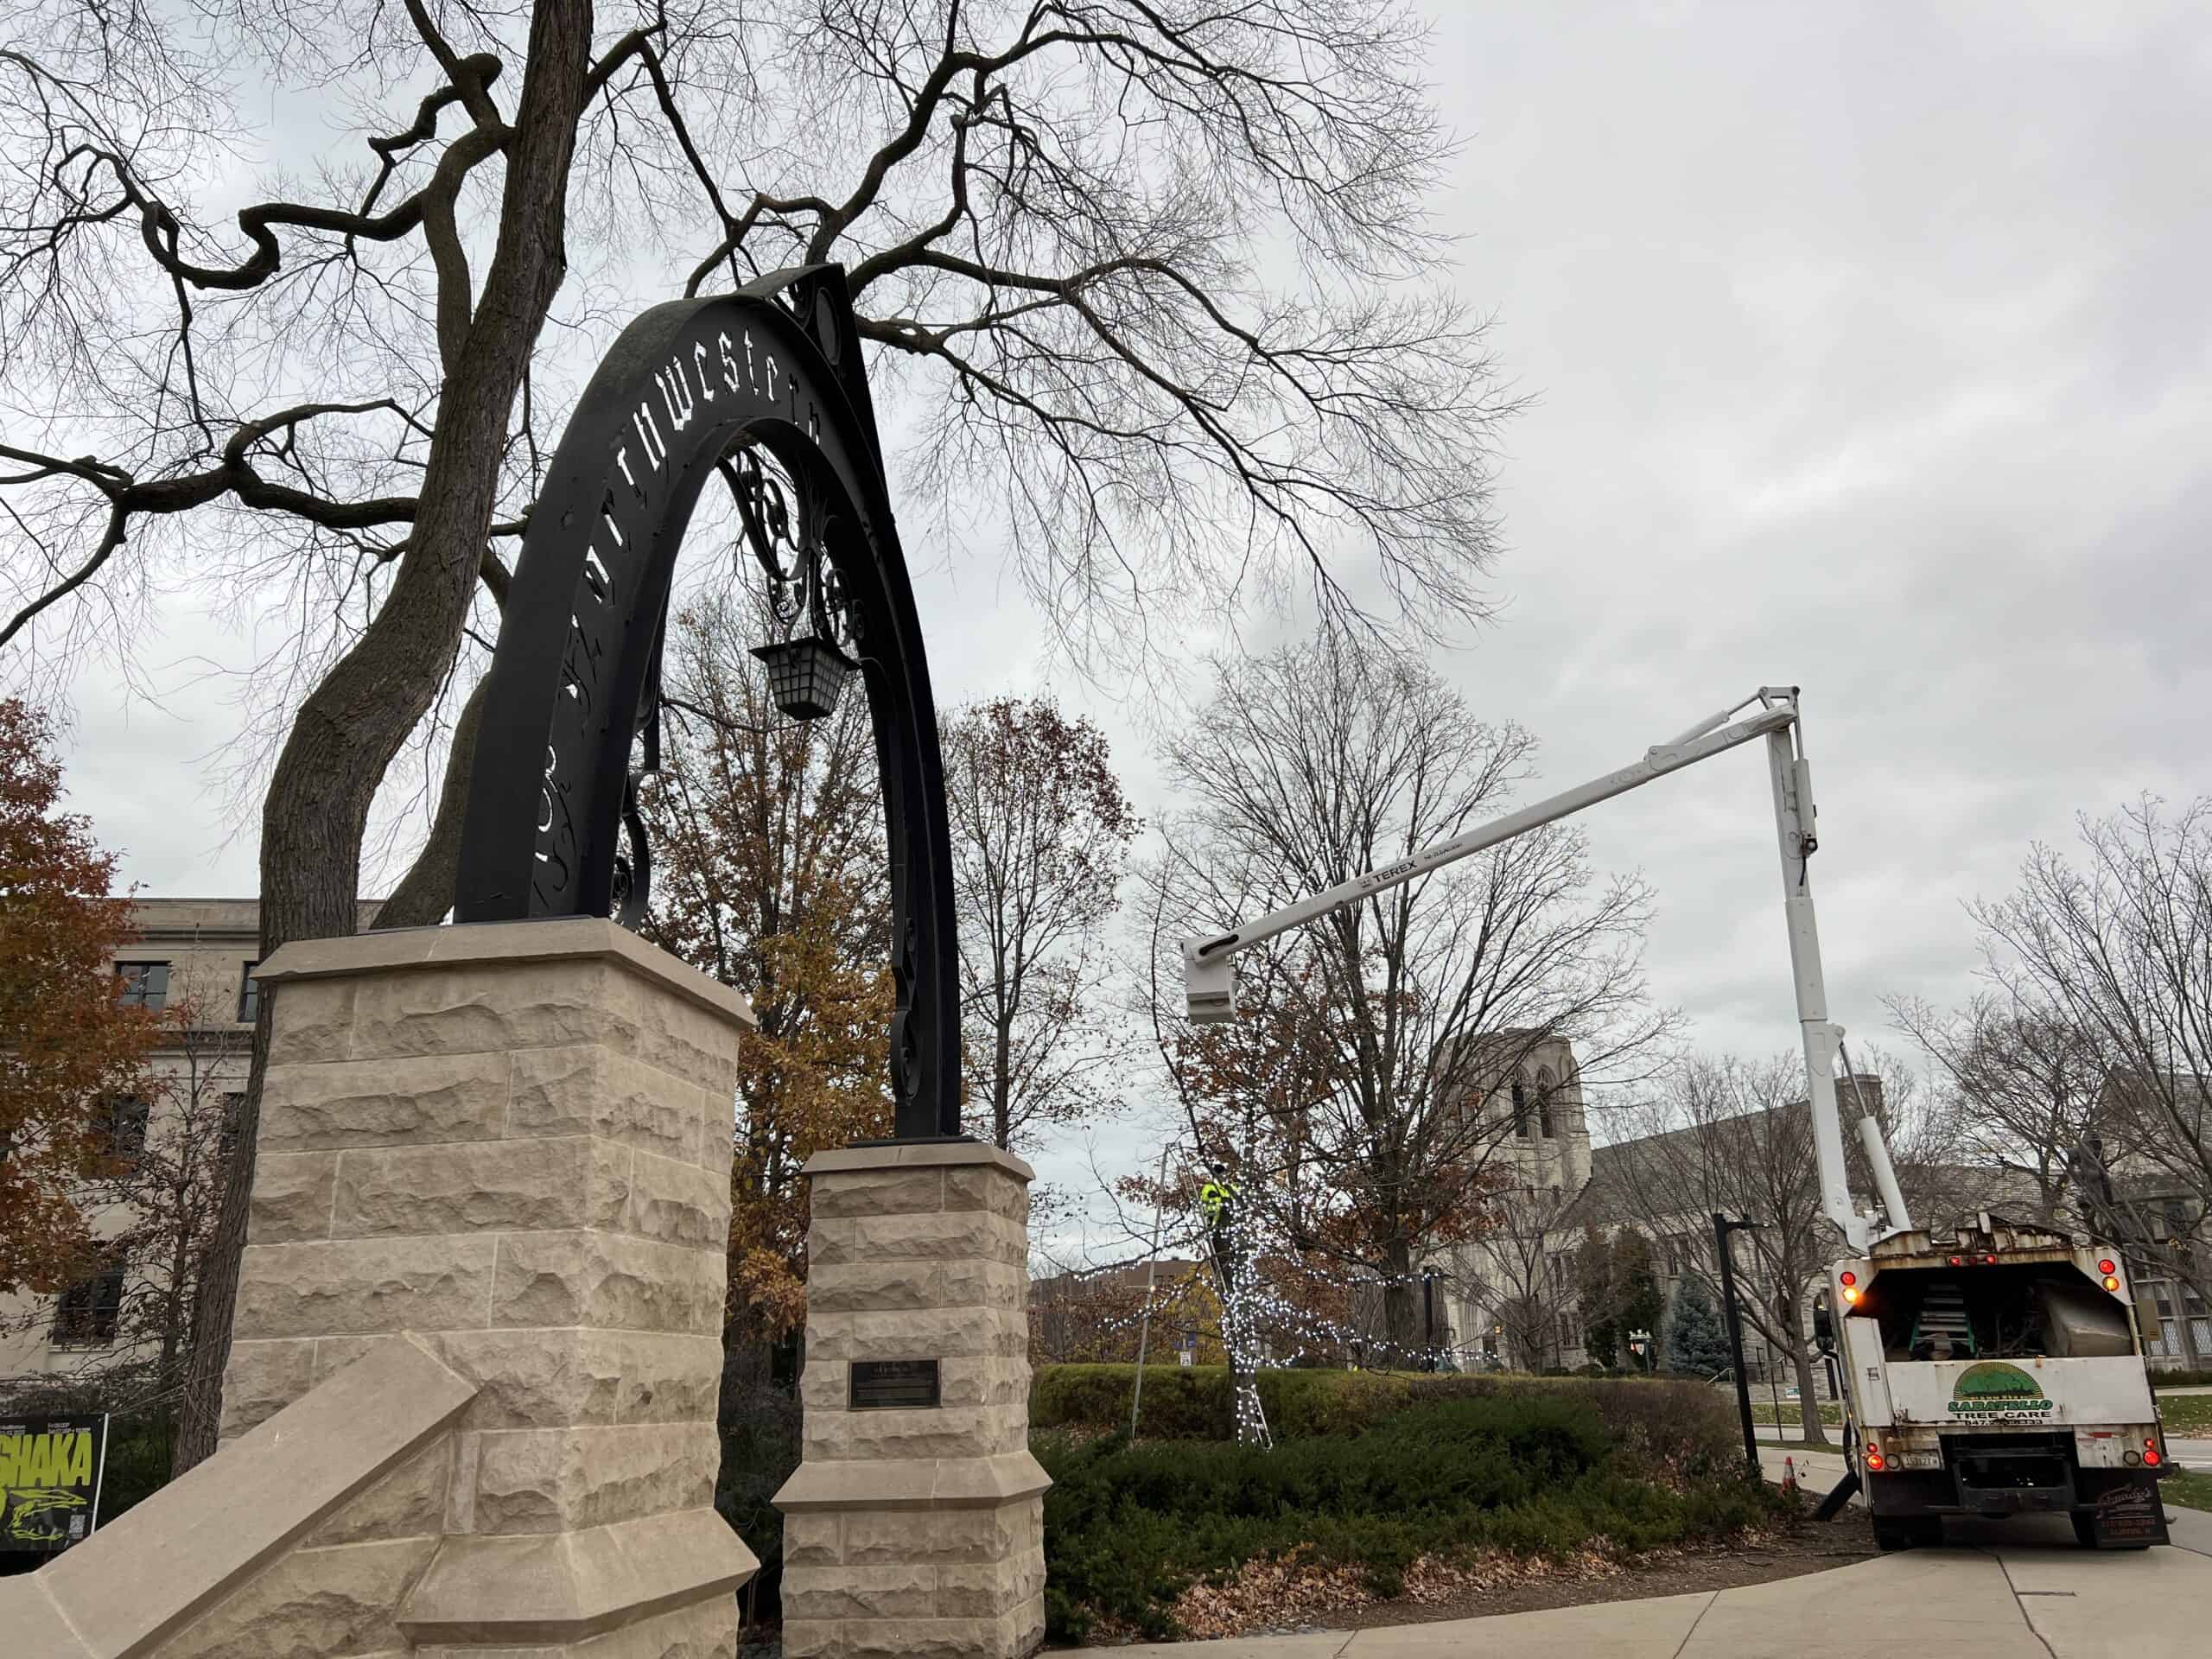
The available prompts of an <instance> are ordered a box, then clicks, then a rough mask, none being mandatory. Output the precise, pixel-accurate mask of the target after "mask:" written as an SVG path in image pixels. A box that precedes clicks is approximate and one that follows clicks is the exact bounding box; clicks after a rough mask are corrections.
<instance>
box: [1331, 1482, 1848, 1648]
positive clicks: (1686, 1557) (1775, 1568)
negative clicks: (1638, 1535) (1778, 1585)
mask: <svg viewBox="0 0 2212 1659" xmlns="http://www.w3.org/2000/svg"><path fill="white" fill-rule="evenodd" d="M1875 1554H1879V1552H1878V1550H1876V1548H1874V1531H1873V1528H1872V1525H1871V1524H1870V1523H1869V1522H1868V1520H1867V1515H1866V1510H1863V1509H1860V1508H1859V1507H1857V1506H1856V1505H1853V1506H1852V1507H1851V1508H1849V1509H1847V1510H1846V1511H1845V1512H1844V1514H1843V1515H1841V1516H1838V1517H1837V1518H1836V1519H1835V1520H1834V1521H1832V1522H1827V1523H1825V1524H1818V1525H1816V1524H1815V1523H1814V1522H1809V1521H1808V1522H1806V1523H1805V1525H1804V1526H1803V1527H1802V1529H1799V1530H1798V1532H1797V1533H1796V1534H1795V1535H1770V1536H1767V1537H1764V1538H1761V1539H1760V1540H1759V1541H1758V1542H1756V1543H1745V1544H1734V1545H1731V1546H1729V1547H1728V1548H1726V1549H1723V1550H1713V1551H1701V1550H1680V1551H1672V1550H1670V1551H1667V1552H1664V1553H1663V1554H1660V1555H1656V1556H1653V1557H1651V1558H1649V1559H1647V1560H1643V1561H1642V1562H1639V1563H1637V1565H1635V1566H1632V1567H1624V1568H1623V1569H1622V1570H1621V1571H1619V1572H1618V1573H1611V1574H1608V1575H1607V1576H1605V1577H1604V1578H1588V1579H1535V1580H1528V1581H1525V1582H1522V1583H1519V1584H1506V1585H1500V1586H1496V1587H1495V1588H1491V1589H1484V1590H1480V1591H1477V1592H1473V1593H1471V1594H1469V1595H1467V1596H1465V1597H1462V1598H1458V1599H1453V1600H1451V1601H1446V1602H1431V1601H1412V1600H1408V1599H1400V1600H1396V1601H1376V1602H1370V1603H1368V1604H1367V1605H1365V1606H1363V1607H1352V1608H1346V1609H1345V1610H1344V1611H1343V1612H1342V1613H1341V1614H1337V1615H1332V1616H1331V1617H1329V1618H1328V1619H1327V1620H1326V1622H1325V1624H1322V1625H1320V1626H1319V1628H1322V1629H1326V1630H1370V1629H1372V1628H1373V1627H1375V1626H1376V1625H1380V1624H1433V1623H1435V1622H1437V1621H1439V1620H1442V1619H1451V1618H1488V1617H1490V1616H1491V1614H1493V1613H1532V1612H1535V1611H1540V1610H1541V1609H1542V1608H1546V1607H1581V1606H1586V1605H1589V1604H1591V1603H1592V1602H1601V1601H1640V1600H1642V1599H1644V1598H1645V1597H1647V1596H1684V1595H1693V1594H1702V1593H1704V1592H1708V1591H1713V1590H1735V1589H1740V1588H1741V1587H1742V1586H1745V1585H1747V1584H1770V1583H1772V1582H1773V1581H1774V1580H1777V1579H1794V1578H1797V1577H1800V1576H1802V1574H1804V1573H1825V1572H1827V1570H1828V1569H1829V1568H1831V1567H1848V1566H1850V1565H1851V1564H1852V1563H1853V1561H1863V1560H1867V1559H1868V1558H1870V1557H1872V1556H1873V1555H1875Z"/></svg>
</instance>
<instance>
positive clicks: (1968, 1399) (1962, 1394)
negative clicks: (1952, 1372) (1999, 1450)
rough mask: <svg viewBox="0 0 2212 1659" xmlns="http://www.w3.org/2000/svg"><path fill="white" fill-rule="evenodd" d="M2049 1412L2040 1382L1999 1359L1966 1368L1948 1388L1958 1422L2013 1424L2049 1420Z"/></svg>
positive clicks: (1952, 1412)
mask: <svg viewBox="0 0 2212 1659" xmlns="http://www.w3.org/2000/svg"><path fill="white" fill-rule="evenodd" d="M2051 1409H2052V1408H2051V1403H2050V1401H2048V1400H2046V1399H2045V1398H2044V1392H2043V1384H2042V1383H2038V1382H2037V1381H2036V1379H2035V1378H2034V1377H2032V1376H2029V1375H2028V1374H2027V1372H2025V1371H2024V1370H2021V1369H2020V1368H2019V1367H2018V1366H2017V1365H2007V1364H2005V1363H2003V1362H2002V1361H2000V1360H1994V1359H1989V1360H1984V1361H1982V1363H1980V1364H1979V1365H1969V1366H1967V1369H1966V1370H1965V1371H1964V1372H1963V1373H1962V1374H1961V1376H1960V1377H1959V1380H1958V1382H1957V1383H1956V1384H1955V1386H1954V1387H1953V1388H1952V1389H1951V1415H1952V1416H1953V1417H1954V1418H1955V1419H1956V1420H1957V1421H1961V1422H1998V1421H2004V1422H2013V1421H2020V1420H2023V1419H2032V1418H2037V1417H2048V1416H2050V1414H2051Z"/></svg>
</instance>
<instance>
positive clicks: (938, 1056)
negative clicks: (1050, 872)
mask: <svg viewBox="0 0 2212 1659" xmlns="http://www.w3.org/2000/svg"><path fill="white" fill-rule="evenodd" d="M747 444H757V445H759V446H760V447H761V448H766V449H767V450H769V451H770V452H771V453H772V455H773V456H774V458H775V460H776V461H777V462H778V463H779V465H781V466H782V467H784V468H785V470H786V471H787V472H788V473H789V474H791V477H792V478H793V479H794V480H798V482H799V484H800V486H801V493H806V494H809V495H810V496H812V497H813V498H814V499H816V500H817V501H818V502H819V503H820V504H822V505H821V510H820V511H818V512H816V513H815V514H814V515H813V518H812V522H811V524H810V526H809V527H808V530H807V533H808V534H810V535H812V536H813V537H816V538H817V541H818V543H819V551H820V552H821V553H823V555H825V556H826V562H827V563H828V565H829V569H830V570H831V572H832V573H833V574H834V578H835V582H836V588H837V589H838V594H837V598H838V601H839V604H840V608H841V611H842V615H843V616H844V617H845V618H846V620H847V621H848V624H849V628H850V631H851V635H852V639H853V641H854V644H855V654H857V655H858V657H859V658H860V666H861V676H862V681H863V683H864V684H865V685H866V687H867V690H868V708H869V711H870V713H871V714H872V715H873V716H874V727H875V745H876V756H877V760H878V763H879V765H880V767H881V770H882V778H883V802H884V815H885V819H886V826H887V832H888V836H889V848H890V866H891V914H892V922H891V926H892V938H891V957H892V968H893V976H894V979H895V982H896V995H897V1004H896V1013H895V1014H893V1020H892V1028H891V1056H890V1064H891V1081H892V1088H893V1097H894V1099H895V1100H896V1103H897V1133H898V1135H899V1138H900V1139H902V1140H904V1139H929V1138H937V1137H943V1136H955V1135H958V1134H959V1133H960V1083H959V1079H960V1019H959V998H958V983H959V979H958V962H957V955H956V951H957V941H956V938H955V935H954V931H953V928H954V922H953V904H952V866H951V860H950V849H949V843H948V839H947V833H946V823H945V805H944V761H943V757H942V755H941V753H940V752H939V749H938V730H937V709H936V705H935V703H934V702H933V701H932V699H931V695H930V679H929V666H928V663H927V660H926V659H925V656H924V654H923V650H922V636H921V628H920V625H919V622H918V619H917V617H916V615H915V611H914V596H913V589H912V584H911V583H910V582H909V581H908V579H907V575H906V558H905V556H904V554H903V553H902V552H901V550H900V549H899V533H898V529H897V526H896V525H895V524H894V523H893V518H892V512H891V503H890V496H889V492H888V489H887V483H886V480H885V475H884V467H883V453H882V445H881V442H880V439H879V438H878V436H877V434H876V428H875V411H874V404H873V402H872V400H871V399H870V397H869V396H868V379H867V376H866V372H865V371H864V369H863V367H862V365H861V352H860V342H859V337H858V334H857V331H856V330H855V327H854V322H853V313H852V304H851V300H850V298H849V295H848V293H847V290H846V287H845V277H844V272H843V271H842V270H841V269H840V268H838V267H836V266H835V265H815V266H809V267H805V268H804V269H799V270H784V271H778V272H775V273H773V274H772V275H770V276H767V277H762V278H760V280H759V281H757V282H754V283H751V284H749V285H747V287H745V288H743V289H739V290H738V291H737V292H736V293H735V294H733V295H728V296H717V297H715V298H713V299H705V300H683V301H676V302H671V303H669V304H666V305H659V306H655V307H654V308H652V310H649V311H647V312H645V314H644V315H642V316H640V317H639V319H638V320H637V321H635V322H633V323H632V324H631V325H630V326H629V327H627V328H626V329H624V330H623V332H622V334H621V336H620V338H619V339H618V340H616V341H615V342H614V345H613V348H612V349H611V350H610V351H609V352H608V353H607V357H606V359H605V360H604V361H603V362H602V363H601V365H600V366H599V370H598V372H596V373H595V374H594V375H593V376H592V378H591V383H590V385H588V387H586V388H585V391H584V395H583V397H582V401H581V402H579V403H578V404H577V406H576V410H575V414H574V415H573V416H571V417H570V418H569V426H568V429H567V431H566V432H564V433H563V435H562V438H561V443H560V447H559V448H557V449H556V450H555V451H554V454H553V460H552V464H551V466H550V468H549V470H548V472H547V475H546V480H545V485H544V487H543V490H542V492H541V493H540V494H539V496H538V499H537V505H535V506H533V507H532V508H531V515H530V524H529V528H528V529H527V530H526V531H525V532H524V537H523V546H522V554H521V557H520V560H519V562H518V565H517V567H516V570H515V578H514V583H513V586H512V589H511V590H510V592H509V594H508V596H507V602H506V607H505V615H504V617H503V619H502V620H501V623H500V627H499V644H498V647H497V650H496V651H495V652H494V654H493V660H492V669H491V674H490V680H489V684H488V685H487V687H486V692H485V706H484V715H483V726H482V730H481V734H480V736H479V738H478V741H477V748H476V766H475V772H474V776H473V777H472V779H471V780H470V784H469V800H468V812H467V818H466V820H465V822H464V824H463V828H462V832H461V872H460V883H459V891H458V893H457V895H456V902H455V905H454V917H455V919H456V920H459V921H462V922H483V921H507V920H518V919H523V918H532V917H558V916H607V915H613V914H614V913H616V911H617V909H618V906H620V905H621V903H622V900H623V899H624V897H625V893H624V892H623V889H625V888H627V889H629V890H630V896H632V899H634V897H635V895H636V894H637V893H639V891H640V890H641V889H642V887H643V885H644V879H645V870H644V869H643V868H631V867H630V861H628V860H626V859H625V858H624V856H623V855H622V854H621V852H620V839H621V830H622V828H623V825H624V823H625V817H626V814H627V815H629V822H630V825H631V828H632V844H633V846H634V847H635V849H636V855H635V856H636V859H637V861H638V862H639V865H642V861H643V858H644V844H643V842H642V840H641V839H640V838H639V837H638V836H636V829H637V825H636V823H635V816H634V808H635V788H636V777H635V775H634V774H633V772H632V747H633V745H635V744H636V743H637V742H638V741H639V740H640V739H641V738H642V740H643V741H644V744H645V751H646V765H647V767H648V768H650V767H651V766H653V765H656V764H658V756H657V749H658V680H659V663H660V651H661V634H662V630H663V628H664V625H665V622H666V619H667V612H668V601H669V593H670V588H671V581H672V578H673V575H674V570H675V564H676V556H677V550H678V548H679V547H680V546H681V545H682V543H683V532H684V528H685V526H686V525H687V524H689V522H690V518H691V512H692V509H693V507H694V506H695V505H696V503H697V501H698V499H699V493H700V490H701V489H702V487H703V486H704V485H705V484H706V482H707V480H709V478H710V477H711V476H713V475H714V474H715V471H716V469H717V468H718V467H721V466H722V465H723V464H724V462H725V461H726V460H727V459H728V457H729V456H730V455H731V454H732V453H733V451H734V450H735V449H737V448H740V447H741V446H743V445H747ZM631 907H632V908H633V909H634V908H635V907H636V906H635V905H634V903H633V904H632V906H631ZM626 919H629V918H627V917H626Z"/></svg>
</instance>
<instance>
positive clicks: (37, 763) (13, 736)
mask: <svg viewBox="0 0 2212 1659" xmlns="http://www.w3.org/2000/svg"><path fill="white" fill-rule="evenodd" d="M53 744H54V728H53V724H52V721H50V719H49V718H48V716H47V715H45V714H44V713H43V712H41V710H39V709H33V708H31V707H29V706H28V705H27V704H25V703H23V702H19V701H16V700H14V699H10V700H8V701H5V702H0V1292H15V1291H19V1290H29V1291H35V1292H38V1293H40V1294H51V1293H53V1292H55V1291H59V1290H60V1289H62V1288H64V1287H66V1286H67V1284H68V1283H69V1282H70V1281H73V1279H75V1278H77V1277H78V1276H79V1275H80V1274H82V1273H83V1272H84V1270H85V1268H86V1265H87V1262H88V1261H89V1258H90V1252H91V1249H92V1241H91V1239H90V1236H89V1232H88V1229H87V1227H86V1220H85V1215H84V1212H83V1210H82V1209H81V1207H80V1203H79V1200H80V1198H81V1196H82V1193H83V1192H84V1189H85V1187H86V1184H87V1183H88V1182H90V1181H92V1180H93V1179H97V1178H98V1177H99V1176H100V1175H101V1174H102V1173H103V1172H104V1170H105V1156H104V1154H105V1147H104V1145H103V1142H102V1138H101V1135H100V1133H99V1104H100V1103H101V1102H103V1101H105V1100H109V1099H112V1098H114V1097H116V1096H123V1095H129V1094H133V1093H136V1092H137V1091H138V1090H139V1088H140V1086H141V1078H142V1075H143V1065H144V1061H145V1056H146V1052H147V1050H148V1049H149V1047H150V1046H152V1044H153V1042H154V1040H155V1038H156V1034H157V1033H158V1031H159V1029H160V1024H159V1020H158V1018H157V1016H156V1015H155V1014H151V1013H149V1011H147V1010H146V1009H143V1008H137V1007H125V1006H124V1004H123V1002H122V1000H121V996H120V988H119V987H118V984H117V982H116V977H115V973H114V969H113V968H112V967H111V963H112V961H113V958H114V955H115V950H116V947H117V946H118V945H119V944H122V943H123V942H124V940H125V939H127V938H130V931H131V917H130V900H128V899H118V898H115V897H112V896H111V893H110V889H111V887H113V885H114V881H115V855H113V854H112V853H108V852H103V851H102V850H101V849H100V848H99V845H98V844H97V843H96V842H94V841H93V839H92V826H91V824H90V823H89V822H88V821H87V820H86V818H85V817H83V816H82V815H81V814H77V813H69V812H64V811H62V810H60V805H61V798H62V788H61V767H60V763H59V762H58V761H57V760H55V759H54V753H53Z"/></svg>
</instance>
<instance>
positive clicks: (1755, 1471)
mask: <svg viewBox="0 0 2212 1659" xmlns="http://www.w3.org/2000/svg"><path fill="white" fill-rule="evenodd" d="M1758 1225H1759V1224H1758V1222H1756V1221H1731V1220H1729V1219H1728V1217H1726V1216H1724V1215H1722V1214H1721V1213H1720V1212H1719V1211H1717V1210H1716V1211H1713V1249H1714V1250H1715V1251H1716V1252H1718V1254H1719V1257H1720V1307H1721V1316H1722V1317H1723V1318H1724V1319H1726V1320H1727V1321H1728V1353H1729V1357H1731V1358H1732V1359H1733V1360H1734V1361H1735V1363H1736V1409H1737V1412H1738V1414H1739V1415H1740V1416H1741V1417H1742V1418H1743V1422H1744V1461H1745V1463H1747V1464H1749V1465H1751V1478H1752V1479H1753V1480H1758V1479H1759V1478H1761V1476H1760V1472H1759V1442H1758V1434H1757V1433H1754V1432H1753V1430H1752V1428H1751V1383H1750V1381H1749V1380H1748V1379H1747V1378H1746V1377H1745V1375H1744V1325H1743V1321H1742V1319H1740V1318H1739V1317H1738V1314H1737V1311H1736V1266H1735V1262H1734V1258H1733V1256H1732V1254H1731V1253H1730V1251H1729V1249H1728V1235H1729V1234H1731V1233H1734V1232H1742V1231H1747V1230H1748V1231H1756V1230H1758Z"/></svg>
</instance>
